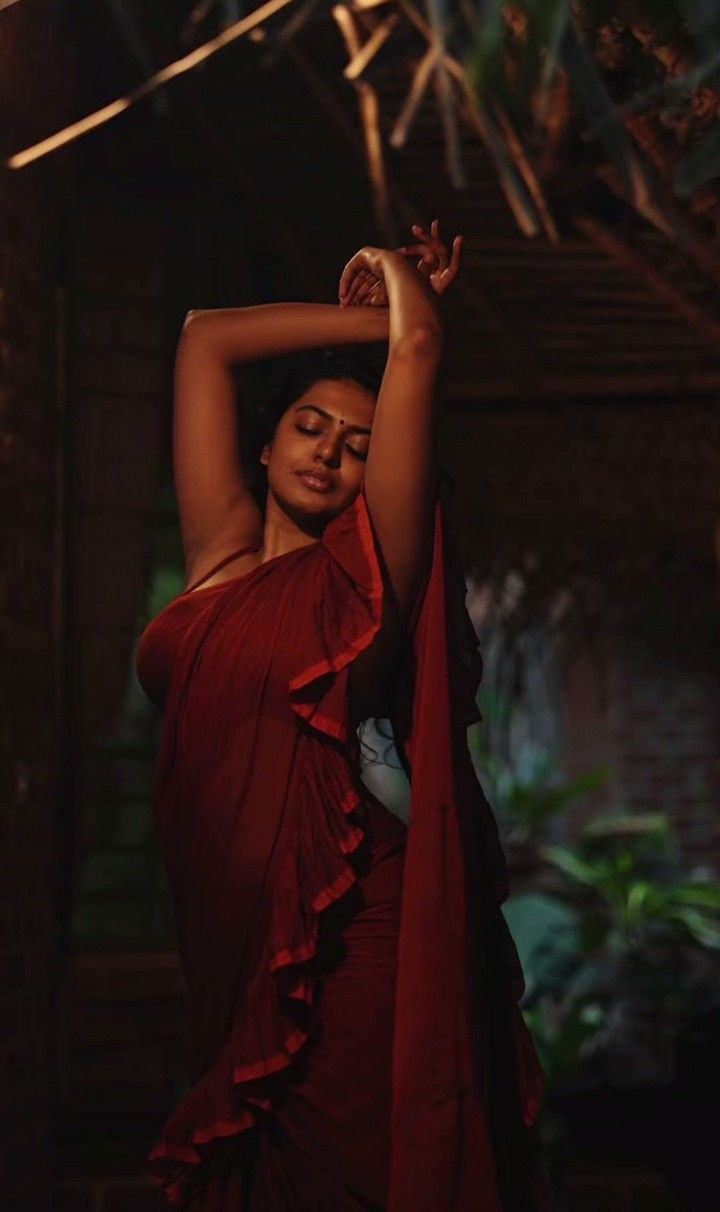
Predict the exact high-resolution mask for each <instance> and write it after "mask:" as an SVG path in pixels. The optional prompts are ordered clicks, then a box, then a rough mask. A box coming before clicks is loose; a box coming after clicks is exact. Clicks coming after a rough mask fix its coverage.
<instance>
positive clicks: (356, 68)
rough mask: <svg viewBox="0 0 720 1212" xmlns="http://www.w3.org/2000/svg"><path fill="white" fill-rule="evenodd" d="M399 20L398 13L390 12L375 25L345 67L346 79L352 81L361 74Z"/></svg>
mask: <svg viewBox="0 0 720 1212" xmlns="http://www.w3.org/2000/svg"><path fill="white" fill-rule="evenodd" d="M351 16H352V13H351ZM399 21H400V14H399V13H391V14H390V16H389V17H386V18H385V20H384V21H381V22H380V24H379V25H376V26H375V29H374V30H373V32H372V34H371V35H370V37H369V38H368V40H367V42H365V43H364V44H363V45H362V46H361V47H360V48H359V50H357V51H356V53H355V54H354V55H353V57H352V59H351V60H350V62H349V63H348V65H347V67H346V68H345V70H344V72H343V75H344V77H345V79H346V80H352V81H354V80H357V79H358V77H359V76H361V75H362V73H363V72H364V71H365V68H366V67H367V66H368V65H369V64H370V63H372V61H373V59H374V58H375V56H376V54H377V53H378V51H379V50H380V48H381V47H383V46H384V45H385V43H386V42H387V40H388V38H389V37H390V35H391V33H392V32H393V30H394V29H395V27H396V26H397V25H398V23H399Z"/></svg>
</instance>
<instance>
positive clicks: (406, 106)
mask: <svg viewBox="0 0 720 1212" xmlns="http://www.w3.org/2000/svg"><path fill="white" fill-rule="evenodd" d="M437 56H438V49H437V47H436V46H430V47H428V49H427V51H426V52H425V54H424V55H423V57H422V59H421V60H420V62H419V63H418V64H417V66H416V67H415V71H414V72H413V78H412V81H411V83H410V88H409V89H408V94H407V96H406V98H405V100H404V102H403V105H402V108H401V110H400V113H399V114H398V116H397V118H396V119H395V125H394V127H393V128H392V131H391V133H390V137H389V139H388V143H389V144H390V146H391V147H395V148H400V147H404V146H405V143H406V141H407V137H408V132H409V130H410V127H411V126H412V123H413V120H414V118H415V115H416V113H417V111H418V107H419V105H420V102H421V101H422V99H423V97H424V95H425V90H426V88H427V86H428V84H429V82H430V77H431V75H432V72H433V68H434V67H435V60H436V59H437Z"/></svg>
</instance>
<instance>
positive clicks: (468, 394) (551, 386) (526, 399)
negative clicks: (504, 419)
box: [443, 366, 720, 412]
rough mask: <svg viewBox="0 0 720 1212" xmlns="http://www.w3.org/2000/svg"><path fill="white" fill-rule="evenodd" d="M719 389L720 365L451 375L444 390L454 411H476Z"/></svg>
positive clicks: (446, 401) (683, 394)
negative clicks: (529, 377)
mask: <svg viewBox="0 0 720 1212" xmlns="http://www.w3.org/2000/svg"><path fill="white" fill-rule="evenodd" d="M718 392H720V366H719V367H718V369H717V370H698V371H690V370H687V371H686V370H682V369H680V370H678V371H677V373H675V374H670V373H666V372H661V373H657V372H655V371H652V372H650V373H648V372H647V371H642V372H640V373H639V374H632V373H628V372H627V371H624V372H622V373H619V374H607V375H604V374H598V373H597V371H593V372H592V373H590V374H567V375H563V374H557V373H554V372H550V373H548V374H544V375H543V374H539V375H538V377H537V379H536V380H535V381H534V382H533V383H532V384H528V383H527V381H523V380H522V379H520V377H519V376H518V377H516V378H513V377H512V376H510V375H507V376H500V375H498V376H496V377H494V378H490V377H489V376H487V375H486V374H478V375H477V376H471V375H464V376H463V377H462V378H459V377H458V378H456V379H451V380H450V382H449V383H448V384H447V385H446V388H445V390H444V392H443V403H444V405H445V407H447V408H450V409H452V410H453V412H474V411H476V410H477V408H478V406H483V407H485V406H487V407H491V408H493V407H495V405H501V406H502V407H505V406H506V405H507V404H521V405H523V406H532V405H533V404H538V405H539V404H543V405H547V404H553V403H557V404H559V403H564V404H567V403H569V402H572V401H574V400H577V399H580V398H583V397H588V396H595V397H596V398H598V399H602V400H607V399H608V398H610V397H620V398H623V399H627V398H628V397H630V396H633V397H637V398H639V397H641V396H660V395H664V396H665V397H666V398H672V397H676V398H679V399H683V398H685V397H687V396H690V395H697V396H708V395H711V394H712V395H713V396H714V395H716V393H718Z"/></svg>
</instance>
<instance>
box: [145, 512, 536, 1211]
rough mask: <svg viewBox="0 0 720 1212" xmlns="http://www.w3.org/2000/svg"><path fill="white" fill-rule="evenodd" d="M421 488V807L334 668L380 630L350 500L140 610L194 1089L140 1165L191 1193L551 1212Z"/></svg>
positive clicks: (221, 1205) (498, 861)
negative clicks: (385, 771)
mask: <svg viewBox="0 0 720 1212" xmlns="http://www.w3.org/2000/svg"><path fill="white" fill-rule="evenodd" d="M464 591H465V590H464V583H463V581H462V576H461V574H460V572H459V568H458V565H457V561H456V559H455V557H454V555H453V553H452V551H451V549H450V548H449V546H448V542H447V536H446V535H445V525H444V519H443V510H442V506H441V503H440V501H438V503H437V506H436V517H435V537H434V549H433V553H432V562H431V565H430V569H429V573H428V576H427V579H426V583H425V587H424V590H423V593H422V595H421V597H420V599H419V601H418V605H417V608H416V610H415V614H414V617H413V620H412V624H411V628H410V635H409V638H408V644H407V652H406V654H405V659H404V663H403V672H402V674H401V676H399V677H398V679H397V683H396V689H395V697H394V701H393V704H392V708H391V710H390V711H389V714H390V715H391V716H392V722H393V727H394V731H395V736H396V743H397V746H398V751H399V753H400V756H401V758H402V760H403V764H404V765H405V767H406V769H407V771H408V773H409V775H410V777H411V808H410V813H411V824H410V827H409V829H407V830H406V828H405V826H404V824H403V823H402V822H400V821H399V820H398V819H397V818H396V817H394V816H393V815H392V814H391V813H390V812H388V810H387V809H386V808H385V807H384V806H383V805H382V804H380V802H379V801H378V800H376V799H375V797H373V796H372V795H371V794H370V792H369V791H368V790H367V789H366V788H365V786H364V784H363V783H362V781H361V780H360V766H359V758H360V745H359V741H358V738H357V735H356V733H355V729H354V723H353V721H351V719H350V715H349V704H348V674H349V669H350V665H351V662H352V661H353V659H354V658H355V657H356V656H357V654H358V653H360V652H361V651H362V650H363V649H364V648H365V647H367V646H368V645H369V644H370V642H371V640H372V638H373V636H374V635H375V633H376V632H377V630H378V628H379V626H380V620H381V609H382V597H383V580H382V573H381V567H380V562H379V559H378V552H377V548H376V543H375V538H374V534H373V530H372V524H371V521H370V516H369V513H368V510H367V505H366V502H365V497H364V494H363V492H362V490H361V492H360V494H359V495H358V497H357V498H356V499H355V501H354V502H353V504H352V505H351V506H350V507H348V508H347V509H346V510H345V511H344V512H343V513H342V514H340V515H338V517H336V518H334V519H333V521H332V522H331V523H330V524H329V525H328V526H327V527H326V530H325V532H324V535H323V537H322V539H321V540H320V541H319V542H317V543H313V544H311V545H309V546H306V547H303V548H300V549H299V550H296V551H293V552H288V553H286V554H284V555H281V556H277V557H275V558H274V559H271V560H268V561H266V562H265V563H264V564H261V565H259V566H258V567H256V568H254V569H252V570H251V571H250V572H249V573H246V574H244V575H241V576H238V577H234V578H232V579H230V580H228V581H225V582H224V583H222V584H220V585H212V586H207V587H206V588H204V589H202V588H201V589H196V590H193V592H192V593H186V594H181V595H180V596H179V597H178V598H176V599H175V600H174V601H173V602H171V603H170V605H169V606H168V607H166V608H165V610H164V611H162V612H161V614H160V615H158V617H157V618H156V619H155V620H153V622H152V623H150V625H149V626H148V627H147V628H146V630H145V631H144V633H143V635H142V636H141V638H140V643H139V645H138V651H137V671H138V676H139V678H140V681H141V683H142V685H143V687H144V689H145V691H146V693H147V694H148V695H149V697H150V698H151V699H152V700H153V701H154V702H155V704H156V705H157V706H158V707H159V708H160V709H161V710H162V711H163V722H162V733H161V741H160V750H159V754H158V761H157V767H156V772H155V782H154V806H155V813H156V820H157V827H158V831H159V838H160V842H161V846H162V849H163V854H164V859H165V863H166V867H167V871H168V875H169V879H170V883H171V888H172V893H173V897H174V901H175V906H176V920H177V929H178V942H179V947H180V953H181V956H182V960H183V965H184V971H185V976H186V981H187V989H188V1002H189V1011H190V1018H191V1028H192V1044H193V1063H194V1073H193V1080H194V1083H195V1084H194V1085H193V1086H192V1089H191V1090H190V1092H189V1094H188V1095H187V1097H186V1098H185V1099H184V1100H183V1101H182V1102H181V1103H180V1105H179V1106H178V1107H177V1108H176V1109H175V1110H174V1111H173V1113H172V1114H171V1115H170V1117H169V1119H168V1121H167V1123H166V1125H165V1128H164V1130H163V1133H162V1136H161V1138H160V1140H159V1141H158V1142H157V1144H156V1145H155V1147H154V1149H153V1150H152V1152H151V1154H150V1157H149V1164H150V1168H151V1172H152V1173H153V1175H154V1176H155V1177H156V1179H157V1180H158V1181H159V1182H161V1183H162V1185H163V1187H164V1190H165V1194H166V1197H167V1201H168V1203H169V1204H170V1205H172V1206H175V1207H179V1208H183V1209H192V1210H193V1212H289V1210H294V1212H360V1210H365V1212H369V1210H372V1209H374V1210H383V1209H387V1212H409V1210H410V1209H412V1210H413V1212H470V1210H471V1209H478V1210H482V1212H546V1210H547V1209H549V1208H550V1206H551V1204H550V1200H549V1196H548V1193H547V1190H546V1187H545V1184H544V1180H543V1176H542V1172H541V1168H540V1166H539V1164H538V1160H537V1151H536V1148H535V1144H534V1140H533V1133H532V1131H531V1125H532V1124H533V1122H534V1120H535V1119H536V1117H537V1114H538V1111H539V1108H540V1104H541V1098H542V1090H543V1074H542V1070H541V1068H540V1065H539V1062H538V1060H537V1056H536V1054H535V1051H534V1048H533V1045H532V1041H531V1039H530V1036H529V1034H528V1031H527V1029H526V1027H525V1023H524V1020H523V1017H522V1014H521V1012H520V1009H519V1007H518V1004H517V1003H518V1000H519V998H520V996H521V995H522V992H523V989H524V983H523V975H522V970H521V967H520V964H519V960H518V956H517V952H516V950H515V947H514V944H513V943H512V939H511V937H510V935H509V932H508V930H507V927H506V925H505V920H504V917H503V915H502V912H501V910H500V904H501V902H502V901H503V900H504V899H505V897H506V896H507V894H508V887H507V880H506V875H505V865H504V856H503V853H502V849H501V846H500V843H499V840H498V835H497V829H496V826H495V821H494V818H493V816H492V813H491V811H490V808H489V806H488V804H487V801H486V800H485V797H484V795H483V793H482V790H481V788H480V785H479V783H478V780H477V778H476V776H475V772H474V769H473V766H472V761H471V758H470V754H469V751H468V747H467V742H466V728H467V725H468V724H469V723H471V722H473V721H474V720H477V719H478V718H479V716H478V713H477V709H476V707H475V694H476V690H477V685H478V681H479V678H480V673H481V668H482V666H481V661H480V656H479V654H478V652H477V645H476V641H475V637H474V632H473V630H472V625H471V623H470V620H469V618H468V616H467V613H466V611H465V606H464Z"/></svg>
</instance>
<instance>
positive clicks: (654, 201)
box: [561, 21, 677, 239]
mask: <svg viewBox="0 0 720 1212" xmlns="http://www.w3.org/2000/svg"><path fill="white" fill-rule="evenodd" d="M561 54H562V63H563V66H564V67H565V70H566V72H567V74H568V79H569V81H570V87H571V89H572V92H573V94H574V95H575V97H576V99H577V101H578V102H579V103H580V105H581V106H582V109H583V110H584V112H585V114H586V115H587V117H588V119H589V120H590V126H589V127H588V129H587V131H586V132H585V138H586V139H590V138H593V137H595V138H598V139H600V141H601V142H602V144H603V145H604V147H605V149H606V151H607V152H608V154H609V155H610V157H611V159H612V161H613V163H614V164H615V165H616V166H617V168H618V169H619V171H620V174H621V176H622V179H623V182H624V185H625V189H626V192H627V196H628V200H629V202H630V203H631V204H632V205H633V206H634V207H635V209H636V210H637V211H638V212H639V213H640V214H641V215H644V216H645V218H646V219H648V220H649V221H650V222H651V223H652V224H653V225H654V226H655V227H657V228H659V230H660V231H662V232H664V233H665V235H667V236H670V237H672V238H674V239H675V238H677V232H676V229H675V225H674V224H673V223H672V222H671V221H670V219H669V218H668V216H667V215H666V213H665V212H666V209H667V208H666V206H665V204H664V201H663V199H662V196H661V194H660V191H659V189H658V187H657V184H656V182H655V179H654V175H653V174H652V172H651V171H650V169H649V168H648V167H646V165H645V164H644V163H643V162H642V160H641V158H640V156H639V154H638V153H637V151H636V150H635V146H634V144H633V142H632V140H631V138H630V136H629V134H628V132H627V131H626V130H625V127H624V126H623V124H622V121H621V119H620V116H619V114H618V111H617V109H616V107H615V104H614V102H613V101H612V99H611V97H610V96H609V94H608V92H607V90H606V88H605V86H604V84H603V82H602V79H601V77H600V73H599V71H598V69H597V66H596V64H595V62H594V60H593V58H592V57H591V55H590V53H589V51H588V49H587V47H586V46H585V43H584V42H583V40H582V38H581V36H580V34H579V31H578V29H577V27H576V25H575V23H574V21H569V22H568V23H567V25H566V27H565V32H564V35H563V39H562V48H561Z"/></svg>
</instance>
